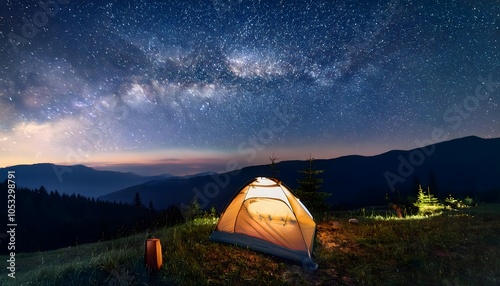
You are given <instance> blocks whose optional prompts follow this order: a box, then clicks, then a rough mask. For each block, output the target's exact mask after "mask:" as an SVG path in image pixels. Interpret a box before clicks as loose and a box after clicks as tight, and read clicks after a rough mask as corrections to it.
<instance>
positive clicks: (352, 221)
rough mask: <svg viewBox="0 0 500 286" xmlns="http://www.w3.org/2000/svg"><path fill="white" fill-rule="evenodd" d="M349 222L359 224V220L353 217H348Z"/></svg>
mask: <svg viewBox="0 0 500 286" xmlns="http://www.w3.org/2000/svg"><path fill="white" fill-rule="evenodd" d="M349 223H352V224H359V220H357V219H355V218H351V219H349Z"/></svg>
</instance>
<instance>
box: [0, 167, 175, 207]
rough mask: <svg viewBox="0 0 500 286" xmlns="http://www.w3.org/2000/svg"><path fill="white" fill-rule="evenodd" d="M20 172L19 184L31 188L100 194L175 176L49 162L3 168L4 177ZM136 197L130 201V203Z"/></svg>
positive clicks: (87, 195) (90, 195)
mask: <svg viewBox="0 0 500 286" xmlns="http://www.w3.org/2000/svg"><path fill="white" fill-rule="evenodd" d="M10 170H13V171H16V180H15V181H16V184H17V185H18V186H20V187H26V188H30V189H34V188H39V187H40V186H42V185H43V186H44V187H45V188H46V189H47V190H48V191H55V190H57V191H58V192H59V193H66V194H70V195H71V194H80V195H83V196H86V197H96V198H97V197H99V196H102V195H104V194H107V193H110V192H114V191H117V190H121V189H123V188H126V187H130V186H133V185H137V184H142V183H144V182H147V181H151V180H164V179H167V178H169V177H171V176H172V175H168V174H167V175H162V176H149V177H148V176H139V175H136V174H134V173H122V172H114V171H98V170H95V169H92V168H89V167H86V166H84V165H73V166H60V165H54V164H48V163H42V164H34V165H17V166H12V167H7V168H0V176H1V178H7V171H10ZM131 199H132V197H130V198H129V200H128V201H127V202H130V200H131Z"/></svg>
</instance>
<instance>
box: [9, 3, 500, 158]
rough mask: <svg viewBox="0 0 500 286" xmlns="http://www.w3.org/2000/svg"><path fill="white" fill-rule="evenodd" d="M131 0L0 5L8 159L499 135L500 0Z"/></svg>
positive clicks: (397, 143)
mask: <svg viewBox="0 0 500 286" xmlns="http://www.w3.org/2000/svg"><path fill="white" fill-rule="evenodd" d="M124 2H125V1H102V2H98V1H96V2H92V1H62V0H61V1H57V2H56V1H46V2H42V4H39V3H38V1H7V2H6V3H2V4H0V5H1V11H2V12H0V13H1V14H0V15H1V16H0V17H1V18H0V25H1V26H0V29H1V30H0V54H1V55H2V56H1V59H0V108H1V110H2V114H1V117H0V118H1V123H0V143H1V145H0V154H1V156H2V157H3V158H2V159H0V160H1V161H0V165H3V166H5V165H12V164H14V163H16V164H17V163H22V162H26V163H33V162H37V161H53V162H60V163H64V162H66V163H81V162H92V161H105V159H102V158H104V157H102V158H101V156H102V155H103V154H115V155H116V154H118V155H119V154H133V153H136V154H141V153H147V152H154V154H155V156H156V155H157V156H164V158H174V157H175V158H177V157H176V154H175V152H174V151H173V150H183V152H188V151H189V150H192V151H193V152H196V151H199V150H208V151H206V152H209V153H210V152H221V153H224V154H226V155H227V154H229V156H230V154H236V155H240V156H241V155H242V153H245V152H242V150H243V151H245V150H246V149H245V148H246V146H247V145H248V146H251V145H250V144H247V145H245V142H247V141H248V140H249V138H251V136H255V137H256V138H257V139H259V136H260V141H261V142H259V144H260V145H258V146H257V147H259V148H260V147H262V146H264V145H265V147H266V148H268V150H260V149H258V148H257V149H258V151H261V152H262V153H263V154H264V155H265V156H268V155H269V154H267V153H269V152H270V151H271V150H273V152H274V151H276V152H279V150H285V149H286V150H294V148H295V149H296V150H307V151H306V152H308V153H311V152H312V153H313V154H314V155H315V156H316V157H322V156H323V157H325V156H328V155H331V154H334V153H335V152H333V151H332V150H335V149H339V150H340V149H343V148H344V149H345V148H351V149H349V151H351V152H358V153H360V154H369V153H370V152H373V150H389V149H393V148H407V149H408V148H413V147H415V146H414V142H415V140H424V139H426V138H430V137H431V134H432V132H433V130H434V129H435V128H439V129H441V130H443V131H444V134H445V137H446V139H451V138H456V137H462V136H467V135H477V136H481V137H498V136H500V124H499V122H498V120H499V118H500V109H499V107H498V103H499V101H500V100H499V98H500V95H499V93H500V92H499V90H500V84H499V81H500V59H499V56H498V55H499V51H500V30H499V19H500V4H499V3H498V2H497V1H440V2H439V3H434V1H431V2H426V3H420V2H423V1H397V0H396V1H366V3H365V2H360V1H356V2H354V1H345V2H341V1H282V2H281V3H280V2H279V1H247V0H240V1H229V0H228V1H224V0H214V1H199V2H193V1H172V3H159V2H158V3H156V2H153V1H127V3H124ZM332 2H335V3H332ZM280 116H281V117H283V120H281V121H279V122H278V123H276V118H279V117H280ZM273 124H278V125H279V126H274V129H273ZM443 138H444V136H443ZM356 146H358V147H356ZM356 148H358V149H356ZM370 148H371V149H370ZM261 149H263V147H262V148H261ZM370 150H372V151H370ZM268 151H269V152H268ZM341 153H342V152H338V154H341ZM183 154H184V153H183ZM214 154H215V153H214ZM278 155H279V154H278ZM16 158H17V159H16ZM19 158H22V159H19ZM247 159H249V158H247ZM296 159H305V158H296ZM5 160H7V161H5ZM122 163H123V162H122ZM129 163H133V162H129Z"/></svg>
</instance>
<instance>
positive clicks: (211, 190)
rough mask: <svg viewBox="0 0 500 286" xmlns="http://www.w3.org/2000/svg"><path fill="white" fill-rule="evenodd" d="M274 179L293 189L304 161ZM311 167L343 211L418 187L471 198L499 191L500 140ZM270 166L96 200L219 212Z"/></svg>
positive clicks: (282, 165)
mask: <svg viewBox="0 0 500 286" xmlns="http://www.w3.org/2000/svg"><path fill="white" fill-rule="evenodd" d="M276 167H277V169H278V170H279V175H278V176H277V177H278V178H279V179H280V180H282V181H283V182H284V183H285V184H286V185H288V186H289V187H290V188H292V190H293V189H296V187H297V179H299V178H300V176H301V174H300V173H298V172H297V171H299V170H304V169H306V168H307V163H306V161H283V162H279V163H277V164H276ZM314 168H315V169H320V170H324V173H323V174H322V175H321V177H322V178H323V179H324V183H323V185H322V190H321V191H324V192H330V193H332V196H331V198H330V203H332V204H337V205H342V206H346V207H359V206H367V205H377V204H384V203H386V201H385V196H386V194H387V195H388V196H390V197H394V196H401V197H404V198H406V197H407V196H416V193H417V189H416V188H417V186H418V183H420V184H422V186H423V187H424V188H426V187H427V186H429V185H432V189H431V192H433V193H437V194H438V196H440V197H444V196H446V195H448V194H452V195H453V196H455V197H458V196H462V195H466V194H468V195H474V194H477V193H480V192H485V191H489V190H493V189H495V190H498V189H500V138H495V139H482V138H479V137H474V136H470V137H464V138H460V139H454V140H450V141H446V142H440V143H437V144H432V145H429V146H425V147H423V148H416V149H413V150H409V151H400V150H394V151H389V152H387V153H383V154H380V155H376V156H370V157H365V156H356V155H352V156H345V157H340V158H336V159H328V160H315V161H314ZM271 174H272V171H271V169H270V167H269V165H261V166H252V167H246V168H243V169H241V170H238V171H234V172H230V173H222V174H215V175H206V176H197V177H193V178H175V179H169V180H156V181H151V182H147V183H143V184H140V185H136V186H133V187H128V188H125V189H123V190H120V191H117V192H114V193H110V194H107V195H105V196H102V197H100V198H101V199H102V200H109V201H117V202H118V201H123V202H128V201H130V198H132V197H133V195H134V194H135V193H136V192H138V193H139V194H140V196H141V198H142V200H143V201H145V202H147V201H150V200H151V201H153V202H154V204H155V206H156V207H158V208H165V207H167V206H170V205H174V204H179V203H181V204H188V202H190V201H191V200H192V198H193V197H194V196H195V195H197V197H198V199H199V202H200V204H201V206H202V207H203V208H206V209H207V208H210V207H211V206H215V207H216V208H217V209H218V210H219V211H220V210H222V209H223V207H224V206H225V205H226V204H227V203H228V202H229V200H230V199H231V198H232V197H233V195H234V194H235V192H236V191H237V190H238V189H239V188H240V187H241V186H242V185H243V184H245V183H246V182H247V181H249V180H251V179H252V178H254V177H257V176H271Z"/></svg>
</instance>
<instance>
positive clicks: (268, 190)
mask: <svg viewBox="0 0 500 286" xmlns="http://www.w3.org/2000/svg"><path fill="white" fill-rule="evenodd" d="M315 235H316V223H315V222H314V220H313V217H312V216H311V214H310V213H309V211H308V210H307V208H306V207H305V206H304V205H303V204H302V203H301V202H300V201H299V200H298V199H297V198H296V197H295V196H294V195H293V194H292V193H291V192H290V190H289V189H288V188H287V187H286V186H285V185H283V184H282V183H281V182H280V181H279V180H277V179H272V178H265V177H258V178H255V179H253V180H252V181H250V182H249V183H248V184H247V185H245V186H244V187H243V188H241V189H240V190H239V192H238V193H237V194H236V195H235V196H234V198H233V200H232V201H231V203H230V204H229V205H228V206H227V207H226V209H225V210H224V212H223V213H222V216H221V218H220V219H219V222H218V223H217V226H216V227H215V230H214V231H213V232H212V234H211V235H210V240H212V241H218V242H225V243H232V244H237V245H241V246H246V247H248V248H251V249H254V250H257V251H260V252H264V253H269V254H272V255H276V256H280V257H283V258H288V259H291V260H295V261H297V262H301V263H302V264H303V265H304V266H305V267H309V268H311V269H316V267H317V265H316V264H315V263H314V262H313V261H312V259H311V253H312V249H313V243H314V238H315Z"/></svg>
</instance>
